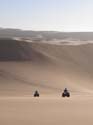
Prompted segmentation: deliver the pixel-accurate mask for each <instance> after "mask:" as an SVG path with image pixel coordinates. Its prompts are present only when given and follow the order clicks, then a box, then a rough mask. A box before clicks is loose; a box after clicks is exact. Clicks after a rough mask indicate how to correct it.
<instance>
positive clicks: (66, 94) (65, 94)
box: [62, 88, 70, 97]
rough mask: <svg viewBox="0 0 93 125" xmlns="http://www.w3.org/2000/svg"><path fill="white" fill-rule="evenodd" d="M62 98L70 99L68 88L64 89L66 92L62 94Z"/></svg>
mask: <svg viewBox="0 0 93 125" xmlns="http://www.w3.org/2000/svg"><path fill="white" fill-rule="evenodd" d="M62 97H70V93H69V92H68V90H67V88H65V89H64V92H63V93H62Z"/></svg>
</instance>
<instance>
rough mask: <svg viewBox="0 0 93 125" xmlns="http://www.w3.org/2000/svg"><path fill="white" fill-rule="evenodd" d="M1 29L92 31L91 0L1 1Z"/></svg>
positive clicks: (92, 4)
mask: <svg viewBox="0 0 93 125" xmlns="http://www.w3.org/2000/svg"><path fill="white" fill-rule="evenodd" d="M0 27H4V28H18V29H19V28H21V29H26V30H55V31H56V30H57V31H93V0H0Z"/></svg>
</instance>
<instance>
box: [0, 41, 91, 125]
mask: <svg viewBox="0 0 93 125" xmlns="http://www.w3.org/2000/svg"><path fill="white" fill-rule="evenodd" d="M25 45H26V44H22V42H20V46H19V44H16V48H15V52H14V53H13V51H14V50H13V49H12V50H11V49H9V47H7V46H6V50H7V53H6V54H7V55H8V58H7V60H5V58H6V54H5V53H3V51H2V50H0V53H1V52H2V53H3V55H4V58H3V59H2V58H1V54H0V59H2V60H1V61H0V124H1V125H37V124H38V125H44V124H45V125H52V124H53V125H62V124H65V125H68V124H69V125H88V124H89V125H92V124H93V68H92V67H93V58H92V56H93V44H92V43H88V44H85V45H55V44H51V45H50V44H49V43H31V47H30V48H29V51H28V49H27V48H25ZM29 46H30V45H29ZM13 47H15V46H14V45H13ZM1 48H2V47H1ZM3 49H4V50H5V48H3ZM19 49H20V51H18V50H19ZM30 49H31V56H30V57H29V56H28V55H29V52H30ZM9 50H11V52H9ZM16 50H17V56H16V59H14V57H13V56H14V55H15V54H16ZM23 51H24V53H23ZM8 52H9V53H8ZM26 52H27V53H26ZM10 53H12V54H10ZM9 54H10V55H11V56H10V57H9ZM19 55H20V56H19ZM12 57H13V58H12ZM19 58H21V60H20V61H18V60H17V59H19ZM28 58H29V59H30V60H29V61H27V59H28ZM11 59H13V60H12V61H11ZM24 59H26V60H24ZM65 87H67V88H68V90H69V91H70V93H71V97H70V98H62V97H61V94H62V91H63V89H64V88H65ZM35 90H38V91H39V92H40V97H39V98H34V97H33V93H34V91H35Z"/></svg>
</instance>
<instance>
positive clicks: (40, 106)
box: [0, 95, 93, 125]
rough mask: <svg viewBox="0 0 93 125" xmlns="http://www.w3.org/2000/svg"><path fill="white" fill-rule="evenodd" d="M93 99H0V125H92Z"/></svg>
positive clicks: (88, 97) (54, 97) (74, 97)
mask: <svg viewBox="0 0 93 125" xmlns="http://www.w3.org/2000/svg"><path fill="white" fill-rule="evenodd" d="M92 109H93V96H85V97H84V96H82V95H80V96H72V97H71V98H69V99H63V98H61V97H58V96H53V97H46V96H44V97H40V98H39V99H35V98H31V97H13V98H0V124H1V125H26V124H27V125H32V124H33V125H57V124H59V125H62V124H65V125H68V124H69V125H82V124H83V125H88V124H89V125H92V124H93V111H92Z"/></svg>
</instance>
